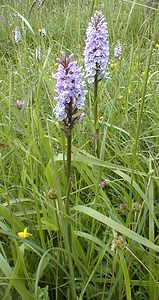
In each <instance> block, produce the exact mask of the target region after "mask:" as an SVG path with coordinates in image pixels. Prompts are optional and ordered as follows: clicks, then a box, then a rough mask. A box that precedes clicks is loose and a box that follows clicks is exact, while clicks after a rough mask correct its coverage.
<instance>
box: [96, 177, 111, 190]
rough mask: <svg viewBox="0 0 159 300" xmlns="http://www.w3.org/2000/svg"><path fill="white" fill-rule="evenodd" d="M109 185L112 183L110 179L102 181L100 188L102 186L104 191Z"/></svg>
mask: <svg viewBox="0 0 159 300" xmlns="http://www.w3.org/2000/svg"><path fill="white" fill-rule="evenodd" d="M109 183H110V181H109V179H105V180H103V181H101V182H100V183H99V186H100V187H101V188H102V189H104V188H106V187H107V186H109Z"/></svg>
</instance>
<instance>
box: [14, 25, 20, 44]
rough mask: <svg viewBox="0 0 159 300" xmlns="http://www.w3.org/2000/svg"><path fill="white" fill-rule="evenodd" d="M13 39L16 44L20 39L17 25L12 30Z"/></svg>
mask: <svg viewBox="0 0 159 300" xmlns="http://www.w3.org/2000/svg"><path fill="white" fill-rule="evenodd" d="M14 40H15V42H16V44H18V43H19V42H20V41H21V32H20V30H19V28H18V27H16V28H15V31H14Z"/></svg>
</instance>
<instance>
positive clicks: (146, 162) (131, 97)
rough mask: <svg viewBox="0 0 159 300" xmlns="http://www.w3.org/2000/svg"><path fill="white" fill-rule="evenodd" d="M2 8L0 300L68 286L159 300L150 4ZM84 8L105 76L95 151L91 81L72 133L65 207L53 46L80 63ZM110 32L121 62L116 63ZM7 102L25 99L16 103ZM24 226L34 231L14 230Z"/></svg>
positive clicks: (59, 295)
mask: <svg viewBox="0 0 159 300" xmlns="http://www.w3.org/2000/svg"><path fill="white" fill-rule="evenodd" d="M0 5H1V9H0V30H1V37H0V101H1V107H0V110H1V113H0V125H1V130H0V174H1V176H0V198H1V201H0V236H1V240H0V298H1V299H3V300H5V299H6V300H8V299H9V300H12V299H24V300H27V299H28V300H30V299H45V300H46V299H57V300H60V299H71V298H72V299H73V297H75V296H71V295H72V293H71V289H74V290H75V293H76V295H77V298H78V299H80V300H82V299H102V300H105V299H123V300H124V299H128V300H130V299H151V300H157V299H158V298H159V264H158V253H159V241H158V230H159V222H158V215H159V205H158V198H159V193H158V187H159V180H158V179H159V167H158V158H159V156H158V152H159V146H158V145H159V134H158V122H159V104H158V95H159V83H158V82H159V71H158V63H159V40H158V33H159V12H158V11H157V10H154V9H150V12H149V13H147V10H146V7H145V1H141V0H140V1H134V0H133V1H131V0H130V1H126V0H125V1H124V0H123V1H118V0H116V1H114V0H105V1H102V3H101V1H98V0H96V1H93V0H92V1H87V0H85V1H83V0H78V1H73V0H71V1H68V0H65V1H62V0H55V1H48V0H45V1H31V0H23V1H20V0H19V1H18V0H12V1H9V0H8V1H3V0H2V1H1V3H0ZM94 7H95V8H96V9H98V10H100V9H101V10H102V12H103V14H104V15H105V17H106V21H107V23H108V30H109V38H110V47H111V57H110V79H109V80H107V81H103V82H100V83H99V86H98V101H99V102H98V103H99V107H98V114H99V120H98V124H99V126H98V127H99V137H100V140H99V153H100V154H99V156H98V157H96V156H94V149H95V145H94V140H95V137H94V120H93V118H94V108H93V88H92V87H90V86H89V85H87V90H88V94H87V101H86V111H85V117H84V118H83V120H82V122H81V123H79V124H78V125H76V127H75V128H74V130H73V137H72V139H73V146H72V190H71V195H70V199H69V200H70V212H69V216H68V215H67V214H66V213H65V210H64V203H65V199H66V193H67V180H66V165H67V164H66V141H65V136H64V133H63V132H62V131H61V126H60V125H59V124H58V123H57V122H56V120H55V117H54V113H53V109H54V107H55V101H54V97H55V91H54V88H55V82H54V81H53V79H52V73H55V72H56V69H57V65H56V57H58V56H59V54H60V50H64V51H65V52H66V53H67V54H70V53H72V52H73V53H75V58H76V60H78V61H79V64H80V65H81V66H82V67H83V49H84V43H85V31H86V28H87V25H88V21H89V20H90V16H91V15H92V13H93V12H94ZM16 27H18V28H19V29H20V31H21V34H22V39H21V42H20V43H19V44H16V43H15V41H14V30H15V28H16ZM40 28H46V32H47V35H46V37H45V36H44V37H42V36H40V34H39V29H40ZM119 39H120V41H121V44H122V59H121V60H120V61H119V62H117V63H116V61H115V60H114V57H113V49H114V47H115V45H116V42H117V41H118V40H119ZM36 47H40V49H41V59H40V61H37V60H36V58H35V49H36ZM17 100H23V101H24V102H25V105H24V107H23V109H21V110H18V108H17V107H16V101H17ZM104 180H105V187H104V188H103V187H102V184H101V182H103V181H104ZM65 222H66V223H67V224H69V226H70V230H71V239H72V240H71V245H72V251H71V253H70V252H69V247H67V245H66V242H65V241H66V235H67V232H66V230H65V225H64V223H65ZM25 227H27V228H28V232H29V233H30V234H32V236H31V237H29V238H20V237H19V236H18V232H22V231H23V230H24V228H25ZM68 252H69V253H68ZM69 257H70V260H71V261H72V263H73V272H74V276H75V277H74V281H73V282H72V281H71V274H70V268H69V262H70V260H69V259H68V258H69ZM72 285H73V287H72ZM73 295H74V294H73ZM73 300H74V299H73Z"/></svg>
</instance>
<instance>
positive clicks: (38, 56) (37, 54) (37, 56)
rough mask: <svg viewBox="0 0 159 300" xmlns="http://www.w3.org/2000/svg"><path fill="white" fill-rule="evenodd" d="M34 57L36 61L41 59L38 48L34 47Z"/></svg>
mask: <svg viewBox="0 0 159 300" xmlns="http://www.w3.org/2000/svg"><path fill="white" fill-rule="evenodd" d="M35 56H36V60H40V58H41V53H40V47H36V51H35Z"/></svg>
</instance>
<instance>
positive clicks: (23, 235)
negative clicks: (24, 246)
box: [18, 227, 32, 239]
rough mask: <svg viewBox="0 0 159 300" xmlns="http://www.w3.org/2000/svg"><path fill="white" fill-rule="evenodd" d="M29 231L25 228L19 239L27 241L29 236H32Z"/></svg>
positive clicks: (19, 233)
mask: <svg viewBox="0 0 159 300" xmlns="http://www.w3.org/2000/svg"><path fill="white" fill-rule="evenodd" d="M27 230H28V229H27V227H25V228H24V231H22V232H18V235H19V237H21V238H24V239H26V238H28V237H29V236H32V234H30V233H28V232H27Z"/></svg>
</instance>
